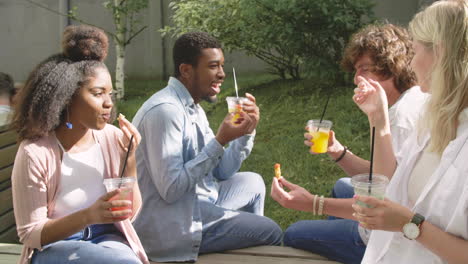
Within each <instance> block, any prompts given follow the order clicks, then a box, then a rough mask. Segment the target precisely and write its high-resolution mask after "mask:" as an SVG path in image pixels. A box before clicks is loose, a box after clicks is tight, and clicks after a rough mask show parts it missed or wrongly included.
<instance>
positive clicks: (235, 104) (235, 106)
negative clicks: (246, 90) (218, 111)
mask: <svg viewBox="0 0 468 264" xmlns="http://www.w3.org/2000/svg"><path fill="white" fill-rule="evenodd" d="M247 100H249V99H247V98H246V97H234V96H228V97H226V101H227V104H228V112H229V113H234V116H233V117H232V120H231V122H233V123H235V122H236V121H237V119H239V117H240V113H241V112H243V111H244V110H243V109H242V108H243V105H244V102H246V101H247Z"/></svg>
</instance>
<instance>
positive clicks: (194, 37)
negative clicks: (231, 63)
mask: <svg viewBox="0 0 468 264" xmlns="http://www.w3.org/2000/svg"><path fill="white" fill-rule="evenodd" d="M210 48H215V49H221V43H220V42H219V41H218V40H217V39H216V38H214V37H212V36H211V35H209V34H208V33H206V32H190V33H185V34H183V35H182V36H180V37H179V38H178V39H177V40H176V42H175V43H174V48H173V50H172V58H173V60H174V76H175V77H179V76H180V71H179V66H180V65H181V64H182V63H185V64H190V65H192V66H197V64H198V57H199V56H200V55H201V52H202V50H203V49H210Z"/></svg>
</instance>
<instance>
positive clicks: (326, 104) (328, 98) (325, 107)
mask: <svg viewBox="0 0 468 264" xmlns="http://www.w3.org/2000/svg"><path fill="white" fill-rule="evenodd" d="M330 95H331V92H329V93H328V97H327V102H326V103H325V106H324V107H323V110H322V116H321V117H320V122H319V124H322V120H323V117H324V116H325V112H326V111H327V106H328V101H330ZM319 128H320V125H319V126H318V127H317V131H319Z"/></svg>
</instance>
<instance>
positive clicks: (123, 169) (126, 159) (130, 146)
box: [119, 135, 133, 188]
mask: <svg viewBox="0 0 468 264" xmlns="http://www.w3.org/2000/svg"><path fill="white" fill-rule="evenodd" d="M132 142H133V135H132V136H131V137H130V142H129V143H128V147H127V154H126V155H125V160H124V165H123V167H122V172H121V173H120V178H122V177H123V174H124V171H125V168H126V167H127V161H128V154H129V153H130V150H131V149H132ZM121 184H122V182H120V183H119V188H120V185H121Z"/></svg>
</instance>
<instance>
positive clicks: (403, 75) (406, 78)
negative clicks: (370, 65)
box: [341, 24, 416, 93]
mask: <svg viewBox="0 0 468 264" xmlns="http://www.w3.org/2000/svg"><path fill="white" fill-rule="evenodd" d="M365 54H367V55H368V56H369V57H370V58H371V59H372V61H374V63H375V68H374V69H373V71H374V72H375V73H376V74H379V75H381V76H383V77H386V78H390V77H394V84H395V87H396V88H397V89H398V91H399V92H400V93H403V92H404V91H406V90H408V89H409V88H411V87H412V86H414V85H416V76H415V74H414V72H413V70H412V69H411V66H410V63H411V59H412V58H413V55H414V52H413V48H412V43H411V38H410V36H409V34H408V31H406V29H404V28H402V27H399V26H395V25H392V24H371V25H368V26H366V27H364V28H363V29H361V30H360V31H358V32H357V33H355V34H354V35H353V36H352V37H351V40H350V41H349V43H348V45H347V46H346V48H345V52H344V56H343V59H342V61H341V65H342V67H343V69H344V70H345V71H348V72H353V71H354V70H355V69H354V64H355V63H356V61H357V60H359V58H360V57H361V56H363V55H365Z"/></svg>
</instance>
